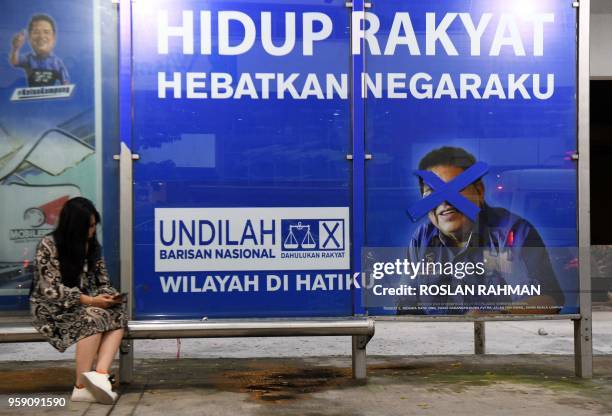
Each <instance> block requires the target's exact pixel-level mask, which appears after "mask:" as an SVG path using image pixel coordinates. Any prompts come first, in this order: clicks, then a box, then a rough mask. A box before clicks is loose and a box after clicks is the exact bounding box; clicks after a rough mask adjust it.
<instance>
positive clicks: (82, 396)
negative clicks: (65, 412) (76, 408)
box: [70, 386, 97, 403]
mask: <svg viewBox="0 0 612 416" xmlns="http://www.w3.org/2000/svg"><path fill="white" fill-rule="evenodd" d="M70 400H72V401H73V402H89V403H95V402H96V401H97V400H96V398H95V397H94V395H93V394H91V392H90V391H89V390H87V387H83V388H82V389H80V388H78V387H76V386H75V387H74V389H72V396H70Z"/></svg>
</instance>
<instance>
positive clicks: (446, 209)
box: [438, 208, 457, 215]
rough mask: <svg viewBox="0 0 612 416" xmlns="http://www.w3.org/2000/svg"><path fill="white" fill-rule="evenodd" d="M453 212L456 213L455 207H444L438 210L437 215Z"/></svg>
mask: <svg viewBox="0 0 612 416" xmlns="http://www.w3.org/2000/svg"><path fill="white" fill-rule="evenodd" d="M455 213H457V210H456V209H455V208H445V209H444V210H442V211H440V212H439V213H438V215H450V214H455Z"/></svg>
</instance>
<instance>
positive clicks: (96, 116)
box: [0, 0, 119, 314]
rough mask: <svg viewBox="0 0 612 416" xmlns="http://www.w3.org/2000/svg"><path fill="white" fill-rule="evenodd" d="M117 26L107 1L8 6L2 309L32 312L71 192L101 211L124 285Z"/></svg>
mask: <svg viewBox="0 0 612 416" xmlns="http://www.w3.org/2000/svg"><path fill="white" fill-rule="evenodd" d="M116 25H117V20H116V9H115V7H114V6H113V5H112V4H110V3H109V2H100V3H98V2H97V1H89V2H87V1H85V2H83V1H74V0H70V1H69V0H59V1H55V2H47V1H28V2H23V1H16V0H8V1H4V2H3V3H2V15H1V16H0V39H2V42H3V44H4V45H5V46H7V48H8V49H9V50H10V53H9V55H10V56H9V59H8V60H6V59H2V60H0V73H1V74H2V80H3V82H2V85H0V201H1V204H2V209H1V210H0V311H2V313H3V314H15V313H17V314H25V313H27V310H28V309H29V302H28V293H29V288H30V284H31V280H32V271H33V269H32V259H33V256H34V251H35V249H36V245H37V243H38V241H39V240H40V238H41V237H42V236H44V235H45V234H47V233H49V232H50V231H52V230H53V228H54V226H55V225H56V221H57V217H58V214H59V211H60V210H61V208H62V206H63V204H64V202H65V201H67V200H68V199H69V198H71V197H74V196H79V195H82V196H85V197H86V198H89V199H91V200H92V201H94V203H95V204H96V205H97V207H98V209H99V210H100V211H101V213H102V215H103V218H104V222H103V224H104V228H103V229H99V230H98V233H99V239H100V241H101V243H102V244H104V242H106V243H107V244H106V245H105V249H106V251H105V254H106V257H107V261H108V263H109V266H110V270H111V272H112V277H113V280H114V282H115V284H118V280H119V279H118V275H117V274H116V273H117V267H116V265H117V264H118V259H117V251H118V250H117V241H118V238H117V235H118V225H117V222H116V221H115V220H114V218H116V217H117V210H118V207H117V204H116V202H115V201H116V200H117V196H116V193H117V186H116V183H117V166H116V162H112V154H113V153H116V152H117V149H116V147H117V144H116V138H117V135H116V125H117V123H116V117H115V114H116V111H117V110H116V97H117V84H116V79H117V66H116V56H117V45H116V36H117V30H116V29H117V26H116ZM102 113H104V114H105V116H104V117H102ZM102 195H104V203H103V202H102V201H103V198H102Z"/></svg>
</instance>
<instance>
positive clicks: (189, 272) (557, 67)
mask: <svg viewBox="0 0 612 416" xmlns="http://www.w3.org/2000/svg"><path fill="white" fill-rule="evenodd" d="M132 13H133V22H132V31H133V33H132V35H133V37H132V46H133V66H132V69H133V74H132V76H133V91H134V104H133V105H134V112H133V114H134V124H133V128H134V131H133V142H132V150H133V151H134V152H135V153H138V154H139V155H140V159H139V161H138V163H136V164H135V171H134V177H135V197H136V202H135V223H136V226H135V286H134V291H135V315H136V317H137V318H152V317H162V318H171V317H189V318H194V317H198V318H201V317H204V316H212V317H237V316H243V317H255V316H341V315H351V314H353V313H355V312H356V311H357V310H358V309H359V308H360V307H365V309H366V311H367V313H369V314H394V315H395V314H438V315H440V314H443V315H444V314H472V313H512V314H514V313H547V314H551V313H565V312H575V311H576V310H577V296H576V294H577V282H578V279H577V260H576V250H575V247H576V220H575V218H576V166H575V160H574V159H575V158H574V153H575V149H576V125H575V123H576V121H575V120H576V101H575V95H576V69H575V68H576V65H575V62H576V47H575V36H576V33H575V30H576V29H575V17H576V11H575V9H574V8H573V7H572V6H571V4H570V3H568V2H566V1H561V0H546V1H541V2H527V1H501V0H500V1H489V0H487V1H484V0H481V1H478V0H477V1H467V0H446V1H442V0H436V1H420V2H405V1H385V2H377V3H376V5H375V7H372V8H370V9H368V10H366V11H365V12H361V11H353V10H352V9H351V7H347V4H346V3H345V2H341V1H326V2H323V3H321V2H314V1H313V2H309V1H306V2H300V3H299V4H296V3H295V2H272V3H270V2H268V3H266V2H240V1H238V2H225V1H210V2H206V3H202V2H196V1H172V2H170V1H164V0H157V1H150V2H146V6H145V5H144V3H140V2H136V3H133V5H132ZM353 59H362V61H363V62H364V64H365V67H364V71H363V72H356V71H354V68H353V66H352V65H351V63H352V62H353ZM356 85H357V86H360V88H359V89H358V90H355V89H354V87H355V86H356ZM355 94H361V96H360V97H357V98H359V99H361V101H359V100H355V99H354V98H355ZM357 105H362V106H364V108H365V119H363V120H362V119H356V118H355V117H353V114H358V113H359V112H355V113H353V110H355V106H357ZM357 123H360V124H361V123H363V125H364V126H365V137H363V138H361V137H353V128H354V127H355V126H357ZM354 140H357V141H361V140H363V141H364V143H365V150H366V153H367V154H369V155H371V157H369V158H368V160H367V161H355V160H354V158H353V157H352V156H353V148H354V146H355V145H356V144H357V143H356V142H354ZM361 174H364V175H365V182H364V186H360V185H359V184H358V185H357V186H356V187H353V182H352V180H353V178H354V177H355V176H354V175H357V177H359V176H360V175H361ZM355 197H357V198H364V200H365V202H366V204H365V205H366V209H365V212H358V213H356V212H355V211H354V207H353V206H352V201H353V198H355ZM356 221H359V222H361V221H364V222H365V236H364V239H365V245H364V247H363V259H361V262H360V263H361V267H356V265H357V264H358V262H356V261H355V259H354V258H350V254H351V247H352V246H353V245H354V244H357V242H356V240H355V239H354V235H353V234H352V232H353V231H352V230H353V229H354V228H355V227H352V225H353V224H355V222H356ZM357 286H359V289H360V290H356V289H357ZM363 289H365V290H363ZM421 290H422V292H421ZM415 291H416V292H415ZM361 295H363V296H361Z"/></svg>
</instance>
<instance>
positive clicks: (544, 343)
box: [0, 311, 612, 416]
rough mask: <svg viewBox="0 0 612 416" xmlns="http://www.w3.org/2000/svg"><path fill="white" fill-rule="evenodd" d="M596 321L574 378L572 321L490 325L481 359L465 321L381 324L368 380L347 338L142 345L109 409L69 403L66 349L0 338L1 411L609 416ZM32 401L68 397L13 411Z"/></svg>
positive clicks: (609, 358)
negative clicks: (583, 369)
mask: <svg viewBox="0 0 612 416" xmlns="http://www.w3.org/2000/svg"><path fill="white" fill-rule="evenodd" d="M593 318H594V319H593V345H594V351H595V359H594V369H595V377H594V379H593V380H580V379H577V378H575V377H574V371H573V365H574V361H573V356H572V353H573V325H572V323H571V322H570V321H517V322H488V323H487V324H486V332H487V352H488V354H487V355H485V356H474V355H472V352H473V324H471V323H441V322H430V323H403V322H384V321H379V322H377V324H376V335H375V337H374V338H373V339H372V341H371V342H370V344H369V346H368V372H369V378H368V380H367V382H366V383H364V382H356V381H355V380H352V379H351V376H350V375H351V372H350V366H351V363H350V341H349V338H348V337H329V338H326V337H320V338H315V337H313V338H301V337H300V338H236V339H198V340H193V339H192V340H181V341H180V343H179V341H177V340H152V341H137V342H136V358H137V360H136V364H135V376H136V378H135V380H134V382H133V383H132V384H130V385H121V386H119V391H120V392H121V393H122V395H121V398H120V400H119V401H118V403H117V404H115V405H114V406H104V405H99V404H86V403H70V402H69V400H68V398H69V394H70V391H71V386H72V383H73V380H74V374H73V371H74V363H73V355H74V351H73V349H70V350H69V351H67V352H66V353H64V354H59V353H57V352H56V351H54V350H53V348H52V347H50V346H49V345H48V344H46V343H30V344H0V415H15V414H20V415H27V414H45V415H64V414H70V415H147V416H156V415H163V416H169V415H207V416H208V415H211V416H214V415H222V416H232V415H240V416H250V415H254V416H276V415H278V416H285V415H308V416H328V415H329V416H339V415H356V416H357V415H360V416H361V415H363V416H369V415H372V416H374V415H375V416H381V415H383V416H384V415H412V414H414V415H446V414H452V415H453V416H455V415H470V416H474V415H475V414H478V415H489V414H491V415H516V414H520V415H538V416H540V415H542V414H554V415H555V416H558V415H571V416H575V415H577V414H579V415H601V414H612V312H611V311H605V312H595V313H594V316H593ZM177 357H179V358H177ZM34 397H38V398H41V397H48V398H58V399H62V398H63V399H64V400H66V404H65V405H64V406H51V407H45V408H42V407H26V408H19V409H16V408H14V407H10V406H9V399H10V398H13V399H15V398H34Z"/></svg>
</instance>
